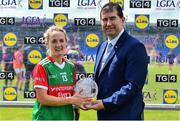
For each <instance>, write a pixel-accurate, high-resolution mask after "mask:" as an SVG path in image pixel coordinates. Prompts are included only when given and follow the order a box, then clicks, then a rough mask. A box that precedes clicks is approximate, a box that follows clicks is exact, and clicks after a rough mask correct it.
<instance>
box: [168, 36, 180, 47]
mask: <svg viewBox="0 0 180 121" xmlns="http://www.w3.org/2000/svg"><path fill="white" fill-rule="evenodd" d="M178 44H179V39H178V35H177V36H176V35H172V34H170V35H165V45H166V47H168V48H170V49H174V48H176V47H177V46H178Z"/></svg>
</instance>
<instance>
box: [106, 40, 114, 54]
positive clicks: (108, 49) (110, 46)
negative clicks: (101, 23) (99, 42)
mask: <svg viewBox="0 0 180 121" xmlns="http://www.w3.org/2000/svg"><path fill="white" fill-rule="evenodd" d="M112 46H113V45H112V44H111V43H109V44H108V46H107V53H106V54H108V55H109V53H110V52H111V49H112Z"/></svg>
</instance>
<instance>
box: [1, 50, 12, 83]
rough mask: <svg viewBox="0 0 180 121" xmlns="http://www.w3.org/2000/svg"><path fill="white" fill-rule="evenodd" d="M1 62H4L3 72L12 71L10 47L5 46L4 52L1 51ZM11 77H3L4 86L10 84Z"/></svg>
mask: <svg viewBox="0 0 180 121" xmlns="http://www.w3.org/2000/svg"><path fill="white" fill-rule="evenodd" d="M2 59H3V64H4V71H5V72H13V73H14V69H13V52H12V49H11V48H5V52H4V53H3V57H2ZM12 80H13V79H7V78H6V79H5V86H8V85H9V86H12ZM8 83H9V84H8Z"/></svg>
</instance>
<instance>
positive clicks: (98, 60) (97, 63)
mask: <svg viewBox="0 0 180 121" xmlns="http://www.w3.org/2000/svg"><path fill="white" fill-rule="evenodd" d="M106 45H107V41H105V42H104V43H103V44H102V45H101V47H100V50H99V52H98V55H97V59H96V65H95V73H96V72H97V70H99V68H100V64H101V59H102V57H103V54H104V51H105V49H106Z"/></svg>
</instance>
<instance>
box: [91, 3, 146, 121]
mask: <svg viewBox="0 0 180 121" xmlns="http://www.w3.org/2000/svg"><path fill="white" fill-rule="evenodd" d="M100 19H101V24H102V30H103V32H104V34H105V35H106V36H107V38H108V41H105V42H104V43H102V44H101V45H100V46H99V48H98V51H97V55H96V63H95V81H96V83H97V85H98V88H99V89H98V96H97V101H96V103H95V104H94V105H87V108H88V109H94V110H97V111H98V120H122V119H127V120H130V119H133V120H141V119H143V118H142V115H143V110H144V102H143V95H142V88H143V86H144V83H145V79H146V74H147V64H148V59H147V53H146V49H145V47H144V45H143V44H142V43H140V42H139V41H138V40H137V39H135V38H133V37H132V36H130V35H129V34H128V33H127V32H126V31H125V30H124V21H125V18H124V16H123V12H122V9H121V7H120V6H119V5H118V4H117V3H112V2H110V3H107V4H105V5H104V6H103V7H102V10H101V12H100ZM109 45H110V46H111V47H110V49H108V48H109Z"/></svg>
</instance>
